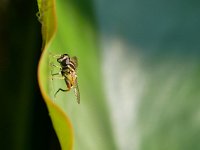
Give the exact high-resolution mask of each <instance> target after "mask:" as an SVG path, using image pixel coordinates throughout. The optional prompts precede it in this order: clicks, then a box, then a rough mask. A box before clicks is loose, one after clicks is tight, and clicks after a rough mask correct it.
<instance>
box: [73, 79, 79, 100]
mask: <svg viewBox="0 0 200 150" xmlns="http://www.w3.org/2000/svg"><path fill="white" fill-rule="evenodd" d="M74 93H75V96H76V99H77V103H78V104H80V92H79V88H78V82H77V79H76V81H75V85H74Z"/></svg>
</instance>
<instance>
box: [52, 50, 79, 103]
mask: <svg viewBox="0 0 200 150" xmlns="http://www.w3.org/2000/svg"><path fill="white" fill-rule="evenodd" d="M54 57H56V58H57V62H58V63H59V64H60V66H56V65H53V66H54V67H59V68H60V72H59V73H55V74H52V76H53V77H54V78H56V76H57V77H58V75H59V77H58V78H59V79H64V80H65V83H66V85H67V89H66V90H64V89H61V88H59V89H58V90H57V92H56V93H55V94H54V96H56V94H57V93H58V92H59V91H63V92H67V91H70V90H71V89H72V88H73V89H74V92H75V96H76V98H77V102H78V104H79V103H80V93H79V88H78V82H77V74H76V71H77V67H78V60H77V57H75V56H74V57H69V55H68V54H62V55H55V56H54Z"/></svg>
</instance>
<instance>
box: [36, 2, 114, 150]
mask: <svg viewBox="0 0 200 150" xmlns="http://www.w3.org/2000/svg"><path fill="white" fill-rule="evenodd" d="M54 4H55V2H54V1H53V0H51V1H45V0H43V1H38V5H39V12H40V15H39V20H40V22H41V23H42V35H43V47H44V49H43V53H42V57H41V60H40V63H39V68H38V80H39V85H40V89H41V92H42V95H43V97H44V100H45V102H46V104H47V107H48V110H49V113H50V117H51V119H52V122H53V126H54V128H55V131H56V133H57V135H58V138H59V141H60V144H61V147H62V149H63V150H68V149H72V144H73V140H75V142H74V143H75V144H74V149H81V150H88V149H95V150H102V149H103V150H111V149H116V147H115V143H114V140H113V139H114V138H113V137H112V129H111V125H110V119H109V115H108V114H109V113H108V109H107V105H106V102H105V95H104V92H103V86H102V81H103V79H102V73H101V66H100V58H99V53H98V51H99V48H98V44H97V33H96V32H95V22H94V18H93V16H92V15H91V14H92V13H90V10H92V9H91V6H90V5H88V4H89V3H87V4H86V5H83V6H79V5H77V4H76V3H75V2H74V1H70V0H68V1H65V0H57V1H56V9H55V5H54ZM88 6H89V8H87V7H88ZM81 7H86V8H87V9H86V8H84V9H82V8H81ZM55 10H56V11H55ZM56 18H57V20H56ZM56 23H57V24H56ZM56 26H57V30H56ZM63 53H67V54H69V55H70V56H77V57H78V62H79V66H78V84H79V89H80V95H81V104H80V105H79V104H77V102H76V97H75V95H74V92H73V91H70V92H67V93H64V92H59V93H58V94H57V96H56V98H54V94H55V92H56V91H57V90H58V89H59V88H63V89H66V84H65V82H64V81H63V80H56V79H55V80H51V75H50V72H51V71H53V72H55V73H56V72H58V71H59V70H58V69H55V68H52V67H51V66H50V63H54V64H56V63H57V62H56V60H55V58H53V57H52V54H63ZM56 65H58V64H56ZM68 118H70V121H71V122H72V125H71V123H70V121H69V119H68ZM72 126H73V130H74V131H72ZM73 132H74V134H75V136H74V135H73ZM73 137H74V139H73Z"/></svg>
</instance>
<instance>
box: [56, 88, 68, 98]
mask: <svg viewBox="0 0 200 150" xmlns="http://www.w3.org/2000/svg"><path fill="white" fill-rule="evenodd" d="M60 91H62V92H67V91H69V89H66V90H63V89H61V88H59V89H58V90H57V91H56V93H55V94H54V98H56V95H57V94H58V92H60Z"/></svg>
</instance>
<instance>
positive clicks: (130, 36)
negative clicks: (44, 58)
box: [0, 0, 200, 150]
mask: <svg viewBox="0 0 200 150" xmlns="http://www.w3.org/2000/svg"><path fill="white" fill-rule="evenodd" d="M73 2H74V5H76V6H77V7H76V8H77V9H78V10H79V11H78V12H79V13H81V14H84V15H81V16H82V17H87V19H88V18H89V19H90V20H91V22H93V26H94V27H95V28H96V33H97V36H98V37H97V38H98V40H99V49H100V51H98V52H97V54H98V55H99V56H98V57H100V58H101V62H100V64H101V67H102V68H101V69H102V74H103V75H102V78H101V81H102V83H103V85H104V90H105V93H106V100H107V101H106V105H107V109H108V112H109V115H108V116H105V117H107V118H110V120H109V121H110V124H111V128H112V129H111V130H112V133H113V137H114V139H113V141H114V142H113V143H114V144H115V146H113V147H115V149H117V150H188V149H192V150H199V149H200V144H199V139H200V109H199V107H200V101H199V100H200V92H199V90H200V78H199V76H200V59H199V57H200V38H199V35H200V28H199V27H200V18H199V14H200V2H199V1H197V0H182V1H181V0H174V1H172V0H171V1H169V0H168V1H167V0H161V1H159V0H152V1H139V0H124V1H122V0H115V1H113V0H110V1H106V0H94V1H91V0H83V1H81V0H75V1H73ZM36 12H37V3H36V1H33V0H31V1H25V0H13V1H3V0H1V1H0V84H1V86H0V88H1V98H0V103H1V104H0V106H1V109H0V114H1V123H0V129H1V131H0V134H1V136H0V137H1V140H0V146H1V147H0V149H8V150H10V149H13V150H29V149H30V150H31V149H34V150H35V149H43V150H44V149H48V150H49V149H54V150H55V149H60V147H59V143H58V140H57V137H56V135H55V133H54V130H53V128H52V125H51V121H50V119H49V117H48V112H47V110H46V106H45V105H44V102H43V100H42V98H41V95H40V91H39V88H38V84H37V64H38V60H39V56H40V54H41V40H42V39H41V31H40V23H39V22H38V20H37V18H36V15H35V14H36ZM83 19H84V18H83ZM79 57H80V56H79ZM82 59H83V58H82ZM88 61H89V60H88ZM89 63H92V62H90V61H89ZM91 73H92V72H91ZM83 103H84V102H83ZM85 137H87V138H88V141H89V142H94V141H92V139H93V137H88V136H87V135H85ZM79 141H81V139H79ZM89 142H88V143H84V144H86V145H87V144H88V145H89V144H90V143H89ZM80 143H81V142H80ZM113 143H112V144H113Z"/></svg>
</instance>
